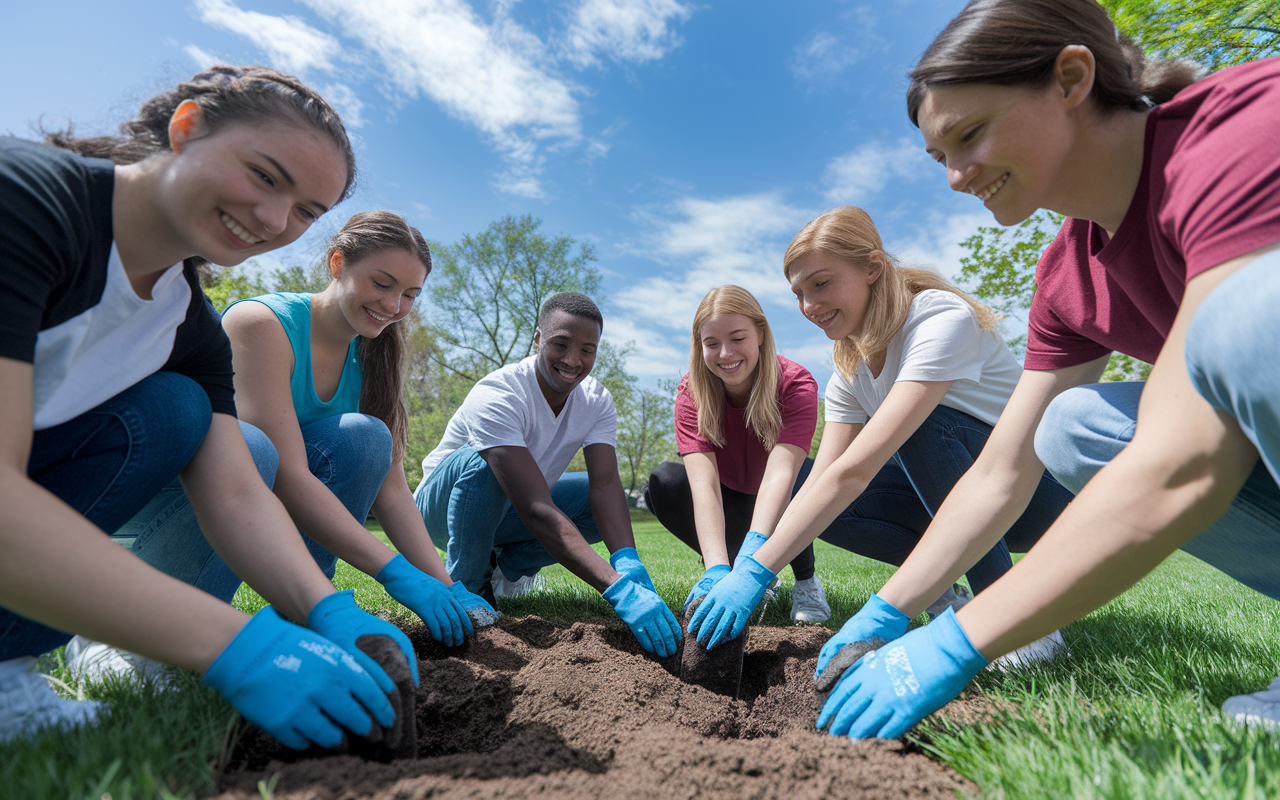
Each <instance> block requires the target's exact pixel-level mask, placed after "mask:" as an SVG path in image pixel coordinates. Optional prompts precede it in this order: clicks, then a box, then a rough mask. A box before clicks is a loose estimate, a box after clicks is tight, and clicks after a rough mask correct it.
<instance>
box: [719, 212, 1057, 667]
mask: <svg viewBox="0 0 1280 800" xmlns="http://www.w3.org/2000/svg"><path fill="white" fill-rule="evenodd" d="M783 263H784V267H783V269H784V271H785V273H786V276H787V279H788V280H789V281H790V282H791V288H792V290H793V291H794V292H795V294H796V297H797V299H798V300H799V303H800V310H801V311H802V312H803V313H804V315H805V316H806V317H807V318H808V319H809V320H810V321H812V322H813V323H814V324H815V325H817V326H818V327H819V328H822V330H823V331H824V332H825V333H826V334H827V336H828V337H829V338H831V339H832V340H833V342H834V344H833V348H832V355H833V358H834V360H835V364H836V369H837V372H836V374H835V375H833V376H832V378H831V381H830V382H829V383H828V384H827V393H826V426H825V428H824V430H823V435H822V443H821V445H820V446H819V449H818V455H817V458H816V459H815V463H814V465H813V470H812V471H811V473H810V475H809V478H808V480H807V481H805V484H804V486H803V487H802V488H801V490H800V492H799V493H798V494H797V495H796V497H795V499H794V500H793V501H792V503H791V504H790V505H789V506H788V507H787V511H786V513H785V514H784V515H783V517H782V519H781V520H780V521H779V522H778V525H777V527H776V528H775V530H774V533H773V535H772V536H770V537H769V540H768V541H767V542H766V543H765V544H763V545H762V546H761V547H760V549H759V550H758V551H757V552H756V553H755V555H754V559H753V561H754V562H755V563H750V562H748V563H746V564H745V565H744V567H743V569H742V574H741V575H740V576H739V575H735V574H731V575H730V576H728V577H726V578H724V579H723V580H722V581H720V583H718V584H717V585H716V588H714V589H712V591H711V593H710V594H709V595H708V600H707V601H706V602H705V603H704V604H703V605H704V606H707V605H708V604H710V605H712V606H713V608H712V609H711V610H710V611H709V612H708V613H709V614H711V615H713V616H714V615H716V614H717V611H718V609H716V608H715V607H714V606H715V605H716V604H719V605H721V606H722V610H720V617H719V618H720V619H721V620H722V621H721V623H720V624H719V625H718V626H717V629H716V634H715V635H712V636H711V637H710V638H709V639H708V643H709V645H710V646H714V645H715V644H716V643H718V642H719V641H720V640H721V639H722V638H724V637H723V634H722V633H721V630H723V631H724V632H725V633H734V631H735V628H736V629H738V630H740V628H739V627H738V626H739V624H740V623H739V619H742V620H745V617H746V615H747V614H749V613H750V608H748V607H747V605H746V604H747V603H748V602H750V598H751V594H752V592H753V590H754V585H755V584H757V583H758V582H759V580H761V579H762V577H761V576H763V575H766V574H768V573H776V572H777V570H778V569H781V567H782V566H783V565H784V564H786V563H787V562H788V561H789V559H791V558H793V557H794V556H795V554H796V553H798V552H799V551H800V550H801V549H803V548H804V547H806V546H808V545H809V544H810V543H811V542H812V541H813V540H814V539H816V538H818V536H819V535H821V537H822V538H823V539H824V540H825V541H828V542H830V543H832V544H835V545H837V546H839V547H843V548H845V549H846V550H851V551H853V552H855V553H858V554H859V555H864V556H868V557H870V558H875V559H877V560H880V561H885V562H887V563H890V564H894V565H900V564H901V563H902V562H903V561H904V560H906V558H907V556H908V555H910V553H911V551H912V549H913V548H914V547H915V545H916V543H917V542H918V541H919V540H920V537H921V536H922V535H923V534H924V531H925V529H926V528H928V526H929V522H930V519H931V518H932V514H933V512H934V511H935V510H936V509H937V508H938V506H940V505H941V504H942V501H943V500H944V499H945V498H946V496H947V494H948V493H949V492H950V491H951V488H952V487H953V486H955V484H956V482H957V481H958V480H959V479H960V476H961V475H963V474H964V472H965V471H966V470H967V469H968V468H969V467H970V466H971V465H972V464H973V462H974V460H975V459H976V458H977V456H978V453H980V452H981V451H982V447H983V445H984V444H985V443H986V440H987V437H988V436H989V435H990V433H991V429H992V427H993V426H994V425H995V423H996V420H997V419H999V417H1000V412H1001V411H1002V410H1003V409H1004V405H1005V403H1006V402H1007V401H1008V399H1009V395H1010V393H1012V391H1013V387H1014V385H1015V384H1016V383H1017V381H1018V377H1019V375H1020V374H1021V372H1022V368H1021V367H1019V366H1018V363H1017V361H1016V360H1015V359H1014V357H1013V355H1012V354H1011V353H1010V352H1009V349H1008V348H1007V347H1006V346H1005V344H1004V342H1002V341H1001V340H1000V337H999V336H998V335H997V333H996V331H995V325H996V322H997V317H996V316H995V314H994V313H993V312H992V311H991V310H990V309H988V308H986V307H985V306H983V305H981V304H979V303H977V302H976V301H974V300H973V299H972V298H970V297H968V296H967V295H965V294H963V293H962V292H960V291H959V290H957V289H956V288H955V287H953V286H951V285H950V284H949V283H947V282H946V281H945V280H943V279H942V278H941V277H939V276H938V275H936V274H935V273H933V272H930V271H928V270H922V269H911V268H906V267H901V266H899V265H898V264H896V263H895V262H894V260H893V259H892V258H891V257H890V256H889V255H888V254H887V253H885V251H884V248H883V246H882V244H881V241H880V235H879V233H878V232H877V231H876V228H875V224H874V223H873V222H872V221H871V217H870V216H868V215H867V213H866V212H865V211H863V210H862V209H860V208H853V207H851V206H843V207H840V208H837V209H834V210H832V211H829V212H827V213H826V214H823V215H822V216H820V217H818V218H817V219H814V220H813V221H811V222H810V223H809V224H808V225H806V226H805V227H804V229H803V230H801V231H800V233H798V234H796V237H795V238H794V239H793V240H792V242H791V245H790V246H789V247H788V248H787V252H786V255H785V257H784V262H783ZM1070 500H1071V493H1070V492H1068V491H1067V490H1066V489H1064V488H1063V487H1062V486H1061V485H1059V484H1058V483H1057V481H1055V480H1054V479H1053V478H1052V477H1051V476H1049V475H1048V474H1047V473H1046V474H1045V475H1044V476H1043V477H1042V478H1041V481H1040V486H1039V488H1038V489H1037V491H1036V494H1035V496H1034V497H1033V498H1032V500H1031V502H1030V503H1029V504H1028V506H1027V508H1026V510H1025V511H1024V512H1023V513H1022V515H1021V517H1020V518H1018V520H1017V522H1015V523H1014V524H1013V525H1012V527H1011V528H1010V529H1009V533H1008V534H1007V535H1006V536H1005V538H1004V539H1002V540H1001V541H1000V542H998V543H997V544H996V546H995V547H993V548H991V550H990V551H989V552H988V553H986V554H985V555H983V556H982V557H981V558H980V559H979V560H978V562H977V563H976V564H975V565H974V566H973V567H972V568H971V569H970V570H969V571H968V573H967V576H968V579H969V584H970V586H971V587H972V589H973V590H974V591H975V592H981V591H982V590H983V589H985V588H986V587H987V586H989V585H991V584H992V583H994V582H995V581H996V579H998V578H999V577H1000V576H1001V575H1003V574H1004V573H1005V572H1006V571H1008V570H1009V568H1010V567H1011V566H1012V561H1011V559H1010V555H1009V551H1010V549H1012V550H1015V551H1020V552H1024V551H1026V550H1027V549H1029V548H1030V547H1031V545H1033V544H1034V543H1035V542H1036V541H1037V540H1038V539H1039V538H1040V535H1041V534H1043V533H1044V531H1045V530H1046V529H1047V528H1048V527H1049V525H1050V524H1052V523H1053V521H1054V519H1056V518H1057V516H1058V514H1059V512H1061V511H1062V509H1063V508H1064V507H1065V506H1066V504H1067V503H1068V502H1069V501H1070ZM964 555H965V554H963V553H961V552H959V551H957V552H956V553H954V554H953V556H954V557H953V558H951V559H949V560H947V562H946V563H941V562H940V563H939V564H938V570H939V571H944V570H946V569H949V568H950V567H951V566H952V564H953V563H954V562H956V561H959V560H960V559H961V557H962V556H964ZM739 571H740V570H739V566H738V565H737V564H735V566H734V573H738V572H739ZM722 587H723V588H722ZM961 602H962V600H961V598H959V597H957V596H956V595H955V594H954V592H953V591H952V590H948V593H947V594H944V595H943V597H942V598H940V600H939V602H938V603H936V604H935V605H934V607H932V608H931V609H930V612H931V613H933V614H934V615H936V613H941V611H942V610H944V609H945V608H946V607H947V606H948V605H958V604H960V603H961ZM751 605H752V606H754V603H751ZM744 609H745V613H744ZM873 612H874V615H875V616H876V618H877V620H879V621H880V622H881V623H884V622H885V620H886V619H887V620H892V623H893V625H894V626H895V627H896V628H900V629H901V632H905V631H906V628H907V623H908V622H909V621H910V619H909V618H908V617H906V616H905V615H903V614H901V613H900V612H898V611H897V610H896V609H894V608H893V607H892V606H889V605H888V604H887V603H884V602H883V601H881V600H880V599H879V598H878V597H877V596H876V595H875V594H872V595H871V599H870V600H869V601H868V604H867V608H865V609H864V610H863V612H861V613H860V614H859V615H858V616H857V617H854V619H852V620H850V621H849V623H847V624H846V625H845V627H844V628H843V629H842V630H841V631H840V633H838V634H837V635H836V636H835V637H833V638H832V639H831V642H832V643H833V644H831V645H829V646H827V647H824V648H823V650H822V654H821V656H820V658H819V660H818V674H819V675H821V674H822V672H823V669H824V667H825V666H826V663H827V661H829V660H830V658H831V656H832V655H833V654H834V653H835V652H836V651H837V650H838V649H839V648H840V647H841V645H842V644H847V643H849V642H852V641H860V640H864V639H867V638H869V637H868V636H866V635H863V631H862V630H861V627H862V626H861V622H860V621H861V620H863V619H864V618H865V617H866V616H867V615H871V614H872V613H873ZM881 618H884V619H881ZM699 621H700V622H701V620H699ZM706 624H708V623H706V622H703V624H702V628H703V629H705V626H706ZM901 632H900V633H899V635H901ZM735 635H736V634H735ZM1055 637H1056V634H1055ZM1057 641H1060V639H1058V640H1057ZM1029 647H1035V645H1032V646H1029ZM1053 649H1054V648H1053V646H1052V645H1051V644H1049V643H1045V644H1043V645H1041V646H1040V647H1038V648H1036V649H1035V650H1033V651H1024V653H1023V655H1026V656H1030V655H1033V654H1034V655H1037V656H1038V655H1042V654H1046V653H1051V652H1052V651H1053Z"/></svg>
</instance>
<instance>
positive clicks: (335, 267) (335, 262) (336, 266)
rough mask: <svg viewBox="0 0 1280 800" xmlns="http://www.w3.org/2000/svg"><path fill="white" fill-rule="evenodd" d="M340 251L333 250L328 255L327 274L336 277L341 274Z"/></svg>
mask: <svg viewBox="0 0 1280 800" xmlns="http://www.w3.org/2000/svg"><path fill="white" fill-rule="evenodd" d="M342 258H343V257H342V251H341V250H334V251H333V254H332V255H330V256H329V274H330V275H332V276H333V277H335V278H337V277H338V276H339V275H341V274H342Z"/></svg>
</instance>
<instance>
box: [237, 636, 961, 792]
mask: <svg viewBox="0 0 1280 800" xmlns="http://www.w3.org/2000/svg"><path fill="white" fill-rule="evenodd" d="M409 635H410V639H411V640H412V641H413V643H414V647H415V648H416V649H417V651H418V655H419V657H420V659H421V660H420V662H419V671H420V674H421V685H420V686H419V688H418V693H417V709H418V710H417V715H418V718H417V728H418V729H417V741H418V757H417V758H409V759H401V760H397V761H394V762H392V763H389V764H383V763H378V762H375V761H362V760H360V759H357V758H354V757H352V756H347V755H342V756H333V755H331V754H327V753H326V754H317V753H313V752H308V753H303V754H297V753H293V752H292V751H289V750H287V749H285V748H283V747H281V746H280V745H278V744H275V743H274V742H273V741H271V740H270V739H269V738H267V737H266V736H265V735H263V734H261V733H260V732H256V731H250V732H249V733H248V734H247V735H246V736H245V737H243V739H242V741H241V744H240V746H239V747H238V748H237V750H236V753H235V755H234V757H233V758H232V770H231V771H228V772H227V773H226V774H224V775H223V776H222V779H221V784H222V789H223V793H222V794H221V795H219V797H220V798H223V800H259V798H261V796H262V795H261V793H260V792H259V790H258V782H259V781H268V782H269V781H271V779H272V777H273V776H274V775H277V774H278V776H279V777H278V780H277V782H276V784H275V787H274V794H273V795H272V796H273V797H274V798H277V800H392V799H393V798H394V800H410V799H411V798H428V797H430V798H455V797H456V798H462V797H466V798H487V797H493V798H500V797H513V798H521V800H523V799H524V798H527V797H529V796H532V795H539V796H546V797H566V798H568V797H572V798H575V800H583V798H593V797H606V796H607V797H610V798H646V799H647V798H652V797H663V798H668V797H670V798H693V797H700V798H704V797H705V798H721V797H723V798H730V797H732V798H735V799H736V798H749V797H777V796H781V795H784V794H785V795H786V796H787V797H788V798H789V800H792V799H794V800H802V799H803V798H809V797H813V798H818V797H842V798H843V797H848V798H886V797H900V798H915V797H953V796H955V793H956V792H957V790H963V789H966V788H971V787H970V786H969V784H967V783H966V782H965V781H963V780H962V779H960V778H959V777H958V776H956V775H955V774H954V773H951V772H949V771H947V770H946V769H944V768H943V767H941V766H940V765H938V764H936V763H934V762H932V761H930V760H929V759H928V758H926V757H924V756H923V755H920V754H919V753H916V752H911V751H910V750H908V749H906V748H904V747H903V746H902V745H901V744H899V743H897V742H885V741H850V740H848V739H842V738H837V737H832V736H827V735H824V734H820V733H818V732H817V731H815V730H814V727H813V726H814V723H815V721H816V719H817V704H816V701H815V698H814V691H813V668H814V663H815V661H816V659H817V654H818V650H819V649H820V648H821V646H822V643H823V642H824V641H826V639H827V638H828V637H829V636H830V631H828V630H826V629H825V628H816V627H803V628H765V627H756V628H751V629H750V630H749V634H748V641H747V644H746V650H745V654H744V657H743V671H742V683H741V688H740V692H739V699H734V698H731V697H726V696H724V695H720V694H715V693H713V692H710V691H707V690H706V689H704V688H702V687H699V686H693V685H689V684H686V683H683V682H681V681H680V680H679V679H678V678H677V677H676V674H677V672H678V670H679V663H680V662H679V658H678V656H676V657H672V658H669V659H665V660H657V659H654V658H653V657H651V656H648V655H646V654H644V653H643V652H642V651H641V650H640V648H639V646H638V645H637V644H636V643H635V640H634V639H633V638H632V636H631V634H630V632H629V631H627V629H626V628H625V627H623V626H622V624H621V623H620V622H618V621H616V620H610V621H602V622H590V623H587V622H579V623H575V624H574V625H572V626H571V627H568V628H558V627H556V626H554V625H552V624H551V623H549V622H547V621H545V620H541V619H538V618H536V617H525V618H522V619H510V618H505V617H504V618H503V619H502V620H500V621H499V622H498V624H497V625H495V626H494V627H491V628H487V629H484V630H482V631H480V632H479V634H478V635H477V636H476V637H475V638H474V639H473V640H471V641H469V642H468V643H467V644H465V645H463V646H462V647H459V648H445V647H443V646H442V645H440V644H438V643H436V642H434V641H432V640H431V639H430V638H429V637H428V636H427V635H426V634H425V631H423V630H420V629H419V630H411V631H409ZM317 755H322V756H324V757H316V756H317Z"/></svg>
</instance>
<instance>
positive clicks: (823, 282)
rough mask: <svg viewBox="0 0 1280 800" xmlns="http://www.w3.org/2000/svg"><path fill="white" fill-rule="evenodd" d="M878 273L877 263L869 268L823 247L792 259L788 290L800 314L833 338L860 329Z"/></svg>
mask: <svg viewBox="0 0 1280 800" xmlns="http://www.w3.org/2000/svg"><path fill="white" fill-rule="evenodd" d="M881 273H882V270H881V268H880V267H878V266H877V267H872V268H870V269H868V268H867V267H862V266H859V265H857V264H851V263H849V262H848V261H845V260H844V259H843V258H840V257H839V256H837V255H834V254H832V253H828V252H826V251H825V250H814V251H813V252H810V253H807V254H805V255H803V256H801V257H799V258H797V259H796V260H795V263H794V264H793V266H792V268H791V277H790V280H791V291H792V292H794V293H795V296H796V301H797V302H798V303H799V304H800V313H802V314H804V315H805V317H806V318H807V319H808V320H809V321H810V322H812V323H813V324H814V325H817V326H818V327H819V328H821V329H822V332H823V333H825V334H826V335H827V338H828V339H831V340H832V341H836V340H839V339H844V338H847V337H849V336H855V335H857V334H858V333H860V332H861V330H862V321H863V319H864V318H865V317H866V313H867V306H868V305H869V304H870V302H871V286H872V284H874V283H875V282H876V279H877V278H879V277H880V275H881Z"/></svg>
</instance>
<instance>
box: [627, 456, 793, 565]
mask: <svg viewBox="0 0 1280 800" xmlns="http://www.w3.org/2000/svg"><path fill="white" fill-rule="evenodd" d="M812 468H813V459H812V458H806V459H805V460H804V464H803V465H801V467H800V474H799V475H798V476H796V484H795V486H793V487H792V489H791V496H792V497H794V496H795V493H796V492H797V491H799V489H800V486H801V485H802V484H803V483H804V479H805V478H807V477H809V470H810V469H812ZM720 497H721V500H722V502H723V503H724V543H725V546H726V547H728V548H729V557H730V558H731V559H732V558H733V556H734V555H735V554H736V553H737V552H738V549H739V548H740V547H742V540H743V539H745V538H747V534H748V533H750V531H751V515H752V514H753V513H754V512H755V508H756V496H755V495H754V494H745V493H743V492H738V491H735V490H733V489H730V488H729V487H727V486H725V485H724V484H723V483H722V484H720ZM644 501H645V504H646V505H647V506H649V510H650V511H652V512H653V513H654V515H655V516H657V517H658V521H659V522H661V523H662V525H663V527H665V528H666V529H667V530H669V531H671V532H672V533H673V534H675V536H676V538H677V539H679V540H680V541H682V542H684V543H685V544H687V545H689V546H690V547H692V548H693V550H694V552H696V553H698V554H699V555H701V554H702V548H701V547H699V546H698V529H697V527H696V526H695V525H694V523H693V491H692V490H691V489H690V488H689V473H687V472H685V468H684V464H681V463H680V462H678V461H664V462H662V463H661V464H659V465H658V467H657V469H655V470H654V471H653V474H651V475H650V476H649V487H648V488H647V489H645V490H644ZM791 571H792V572H794V573H795V575H796V580H798V581H803V580H808V579H809V578H812V577H813V545H812V544H810V545H808V546H807V547H805V549H804V550H801V551H800V555H798V556H796V557H795V558H794V559H792V560H791Z"/></svg>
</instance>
